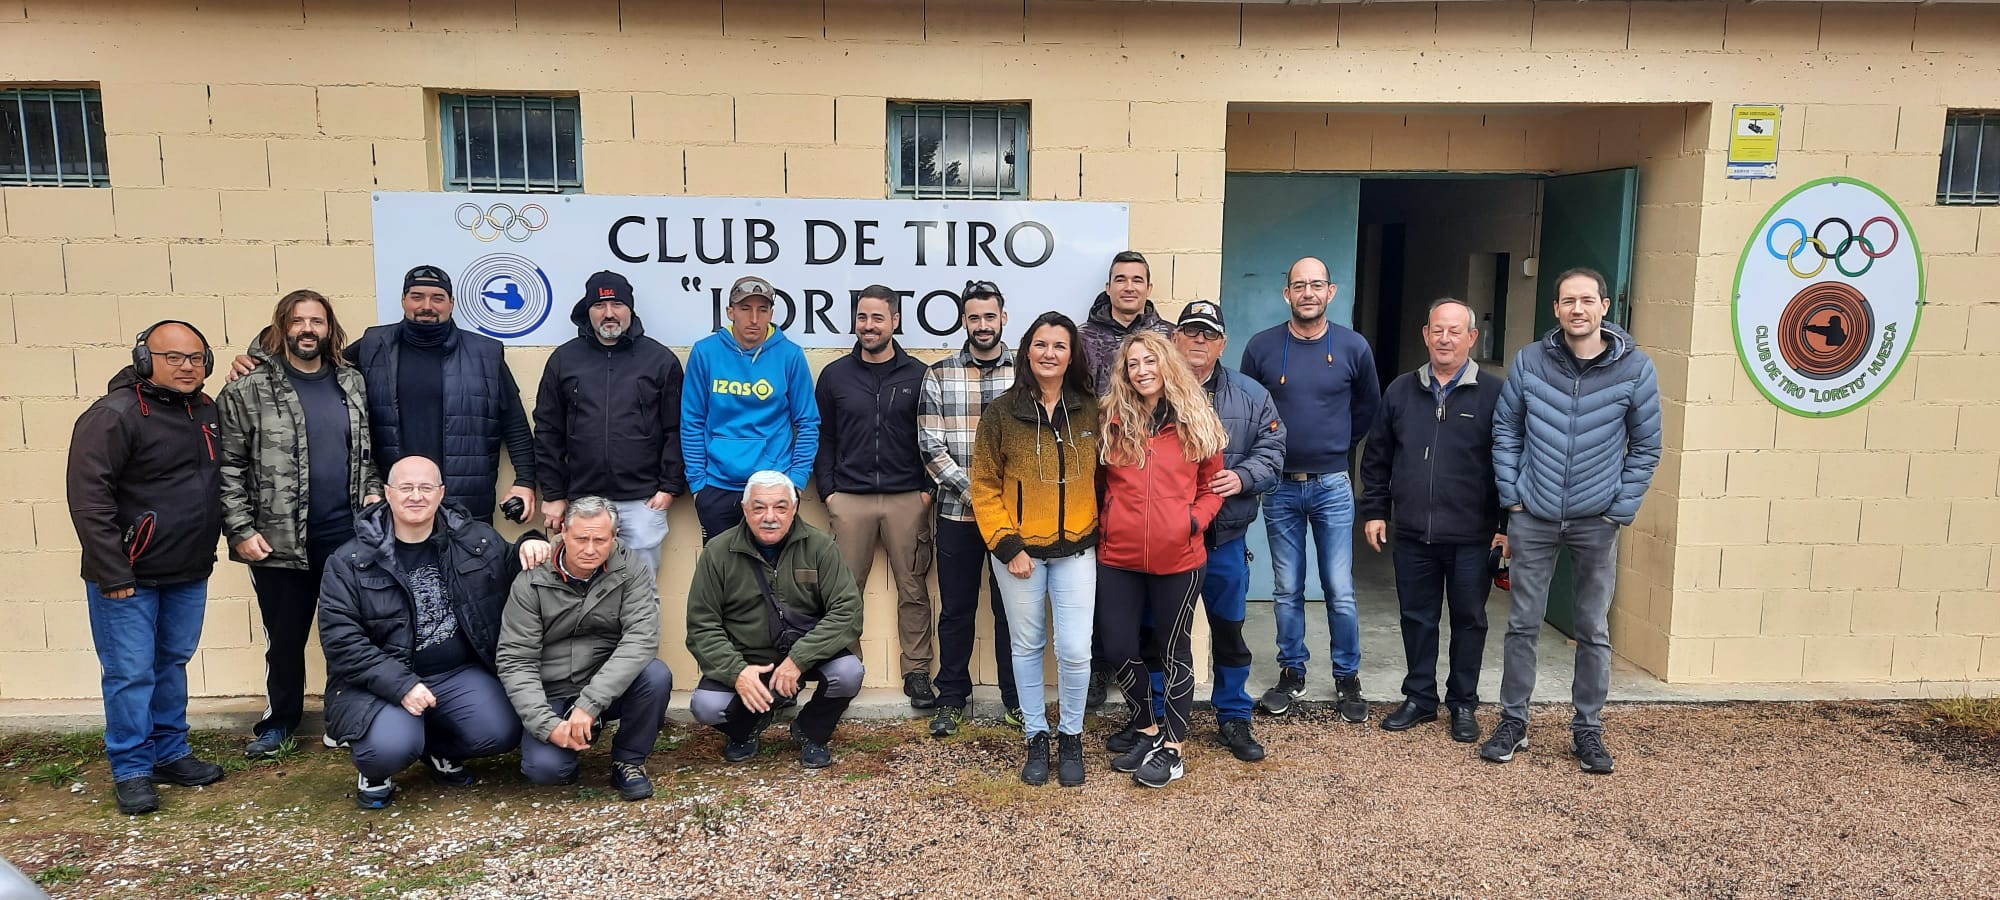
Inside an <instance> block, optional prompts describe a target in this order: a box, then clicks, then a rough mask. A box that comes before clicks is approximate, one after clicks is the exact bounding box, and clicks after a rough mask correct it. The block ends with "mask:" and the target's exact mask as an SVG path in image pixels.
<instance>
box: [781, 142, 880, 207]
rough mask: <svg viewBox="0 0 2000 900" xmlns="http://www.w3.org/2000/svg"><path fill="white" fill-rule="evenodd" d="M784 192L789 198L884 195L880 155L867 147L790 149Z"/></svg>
mask: <svg viewBox="0 0 2000 900" xmlns="http://www.w3.org/2000/svg"><path fill="white" fill-rule="evenodd" d="M785 188H786V193H788V194H789V195H791V196H793V197H853V198H862V199H872V198H878V197H884V196H887V195H888V192H889V185H888V176H887V174H886V173H885V172H884V171H883V168H882V151H880V150H876V149H871V148H867V147H794V148H791V149H788V150H786V151H785Z"/></svg>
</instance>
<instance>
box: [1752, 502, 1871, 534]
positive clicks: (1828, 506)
mask: <svg viewBox="0 0 2000 900" xmlns="http://www.w3.org/2000/svg"><path fill="white" fill-rule="evenodd" d="M1863 521H1865V520H1864V518H1863V504H1862V502H1861V501H1858V500H1773V501H1771V529H1770V534H1771V538H1770V539H1771V542H1772V543H1778V544H1836V543H1851V542H1853V541H1854V537H1855V533H1856V529H1857V528H1859V527H1861V523H1862V522H1863Z"/></svg>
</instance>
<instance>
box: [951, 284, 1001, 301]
mask: <svg viewBox="0 0 2000 900" xmlns="http://www.w3.org/2000/svg"><path fill="white" fill-rule="evenodd" d="M998 296H1000V286H999V285H997V284H994V283H993V282H991V281H968V282H966V283H965V290H964V291H963V292H961V293H960V294H959V297H960V298H961V299H962V298H967V297H998Z"/></svg>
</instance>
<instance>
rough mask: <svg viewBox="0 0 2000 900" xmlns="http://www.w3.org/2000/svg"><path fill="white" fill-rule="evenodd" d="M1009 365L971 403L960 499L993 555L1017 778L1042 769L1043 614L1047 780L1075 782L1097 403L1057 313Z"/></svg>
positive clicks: (1039, 777) (1078, 778) (1091, 576)
mask: <svg viewBox="0 0 2000 900" xmlns="http://www.w3.org/2000/svg"><path fill="white" fill-rule="evenodd" d="M1015 365H1016V366H1018V367H1022V368H1021V369H1020V374H1019V375H1017V376H1016V377H1015V378H1014V385H1013V387H1010V388H1008V389H1007V391H1006V392H1005V393H1003V394H1001V395H1000V396H999V397H997V398H995V400H994V402H993V403H992V404H991V405H989V406H987V408H986V410H985V411H984V412H983V413H981V414H980V417H979V432H978V434H977V436H976V437H975V438H974V439H973V451H972V489H971V492H970V498H971V500H972V509H973V513H974V515H975V516H976V517H977V518H978V520H979V530H980V533H981V534H982V535H983V536H984V537H985V539H986V547H987V549H988V550H990V551H992V554H993V559H992V566H993V571H994V575H995V576H996V577H997V578H998V579H999V583H1000V597H1001V602H1002V603H1003V604H1004V605H1005V608H1006V610H1007V626H1008V636H1009V638H1010V642H1011V644H1012V649H1013V652H1014V682H1015V685H1016V687H1017V689H1018V690H1019V691H1020V696H1021V710H1022V713H1023V715H1024V717H1025V718H1026V720H1027V723H1026V725H1025V727H1024V728H1023V730H1024V731H1026V732H1027V735H1028V759H1027V762H1026V764H1024V765H1023V766H1022V767H1021V780H1022V781H1025V782H1027V783H1029V784H1047V783H1048V780H1049V741H1050V738H1049V724H1048V712H1047V708H1046V705H1045V702H1044V700H1043V692H1042V656H1043V653H1044V651H1045V650H1046V649H1047V647H1048V643H1049V632H1050V631H1051V628H1050V625H1051V623H1053V626H1054V627H1053V631H1054V633H1055V649H1056V673H1057V675H1056V688H1057V696H1058V710H1059V712H1060V716H1059V719H1058V722H1057V728H1058V729H1059V733H1058V735H1057V738H1056V742H1057V755H1058V757H1059V759H1058V762H1057V781H1058V782H1059V783H1060V784H1062V785H1063V786H1065V787H1074V786H1077V785H1080V784H1082V783H1083V776H1084V769H1083V704H1084V694H1085V693H1086V691H1087V690H1088V688H1089V683H1090V629H1091V620H1092V617H1093V615H1094V610H1095V607H1096V602H1097V558H1096V551H1095V550H1094V548H1095V546H1096V544H1097V457H1098V447H1097V442H1098V426H1097V420H1098V416H1097V403H1096V402H1095V400H1094V398H1093V392H1092V390H1091V383H1090V370H1089V366H1088V364H1087V363H1086V362H1085V361H1084V358H1083V345H1082V343H1081V342H1080V340H1079V337H1078V334H1077V329H1076V323H1074V322H1072V321H1070V319H1069V317H1068V316H1065V315H1063V314H1061V313H1054V312H1049V313H1043V314H1042V315H1041V317H1040V318H1037V319H1036V320H1035V322H1034V324H1032V325H1030V326H1028V330H1027V333H1026V334H1024V335H1023V336H1022V338H1021V350H1020V353H1019V354H1018V355H1016V357H1015ZM1044 598H1046V600H1047V606H1044V605H1043V601H1044Z"/></svg>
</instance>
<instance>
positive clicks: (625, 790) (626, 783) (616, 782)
mask: <svg viewBox="0 0 2000 900" xmlns="http://www.w3.org/2000/svg"><path fill="white" fill-rule="evenodd" d="M611 786H612V787H613V788H615V789H617V791H618V797H619V799H622V800H627V801H631V800H644V799H646V798H647V797H651V796H653V779H651V778H648V777H646V767H645V766H642V765H640V764H638V763H630V762H615V763H612V764H611Z"/></svg>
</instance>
